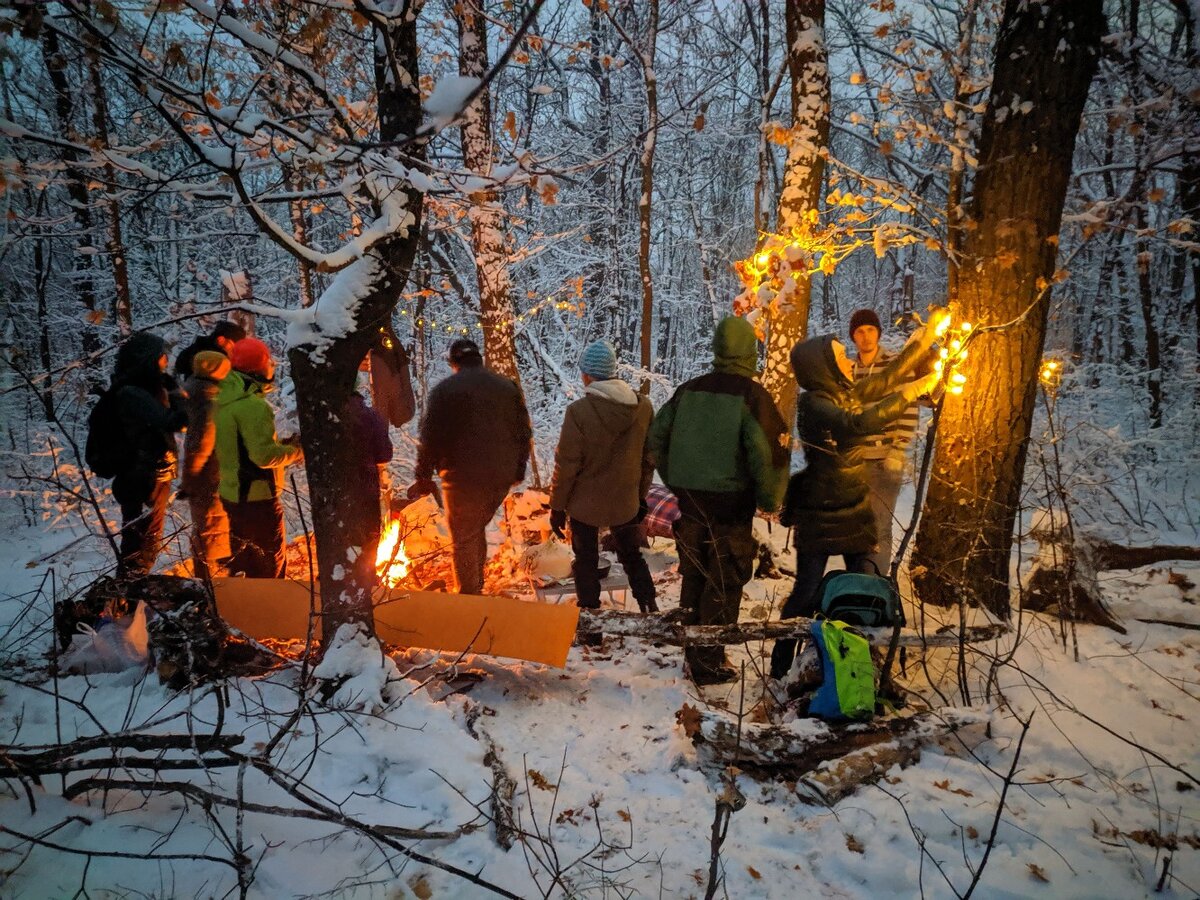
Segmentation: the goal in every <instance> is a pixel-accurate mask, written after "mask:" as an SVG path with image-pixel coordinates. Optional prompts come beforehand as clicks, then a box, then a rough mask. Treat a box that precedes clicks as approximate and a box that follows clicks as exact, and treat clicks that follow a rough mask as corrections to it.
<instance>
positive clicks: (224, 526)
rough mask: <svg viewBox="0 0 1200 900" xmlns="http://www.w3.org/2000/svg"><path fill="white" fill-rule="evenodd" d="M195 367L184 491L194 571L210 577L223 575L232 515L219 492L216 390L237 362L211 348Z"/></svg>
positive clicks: (188, 388)
mask: <svg viewBox="0 0 1200 900" xmlns="http://www.w3.org/2000/svg"><path fill="white" fill-rule="evenodd" d="M190 365H191V371H192V374H191V376H189V377H188V379H187V380H186V381H185V382H184V383H183V390H184V393H186V394H187V400H186V401H185V403H184V409H186V410H187V417H188V428H187V434H186V435H185V436H184V439H183V473H182V476H181V477H180V491H179V495H180V496H181V497H186V498H187V501H188V506H189V508H190V509H191V513H192V561H193V571H194V572H195V575H196V577H197V578H203V579H205V580H207V579H209V578H217V577H220V576H222V575H224V574H225V570H224V562H225V561H226V560H227V559H228V558H229V517H228V516H227V515H226V514H225V507H224V506H222V505H221V498H220V497H219V496H218V495H217V487H218V484H219V483H220V480H221V466H220V463H219V462H218V460H217V454H216V446H217V425H216V419H215V414H216V403H217V390H218V389H219V387H220V385H221V382H222V381H223V380H224V379H225V377H226V376H227V375H228V374H229V373H230V371H231V370H232V366H231V365H230V362H229V357H227V356H226V355H225V354H224V353H217V352H215V351H212V350H201V351H200V352H199V353H197V354H196V355H195V356H194V357H192V360H191V364H190Z"/></svg>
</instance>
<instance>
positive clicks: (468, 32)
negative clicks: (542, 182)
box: [455, 0, 520, 382]
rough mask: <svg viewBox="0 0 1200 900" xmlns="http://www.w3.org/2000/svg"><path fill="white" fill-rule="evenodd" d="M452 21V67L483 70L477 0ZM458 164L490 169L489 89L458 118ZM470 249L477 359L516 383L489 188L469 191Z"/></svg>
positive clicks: (508, 301)
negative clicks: (479, 340) (479, 331)
mask: <svg viewBox="0 0 1200 900" xmlns="http://www.w3.org/2000/svg"><path fill="white" fill-rule="evenodd" d="M455 9H456V16H457V19H458V71H459V74H461V75H466V76H469V77H471V78H483V76H484V75H485V74H486V73H487V68H488V57H487V20H486V19H485V18H484V15H483V5H482V0H460V2H459V3H458V4H456V7H455ZM462 152H463V162H464V163H465V164H466V167H467V169H468V170H469V171H471V172H472V173H473V174H475V175H478V176H480V177H481V178H489V177H491V173H492V104H491V99H490V96H489V91H487V90H485V91H482V92H481V93H480V94H479V96H478V97H477V98H476V100H475V102H474V103H472V104H471V105H470V106H469V107H468V108H467V110H466V111H465V113H464V114H463V119H462ZM469 200H470V204H471V205H470V209H469V210H468V212H467V215H468V218H469V219H470V221H471V249H472V250H473V251H474V253H475V274H476V277H477V278H478V280H479V313H480V315H479V322H480V326H481V327H482V328H483V357H484V359H485V360H486V361H487V364H488V367H489V368H490V369H492V370H493V371H496V372H499V373H500V374H502V375H507V376H508V377H509V378H511V379H513V381H517V382H519V381H520V375H519V374H518V372H517V353H516V346H515V344H514V342H513V321H514V315H513V302H512V295H511V292H510V284H509V276H508V252H507V250H506V249H505V246H504V210H503V208H501V206H500V197H499V194H498V193H497V191H496V189H495V188H494V187H486V188H482V189H481V190H478V191H475V192H474V193H473V194H471V195H470V198H469Z"/></svg>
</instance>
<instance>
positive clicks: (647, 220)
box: [638, 0, 658, 393]
mask: <svg viewBox="0 0 1200 900" xmlns="http://www.w3.org/2000/svg"><path fill="white" fill-rule="evenodd" d="M647 16H648V19H649V21H648V22H647V23H646V44H645V47H643V48H641V49H639V50H638V56H639V58H640V59H641V63H642V78H643V80H644V82H645V85H646V139H645V141H644V142H643V143H642V160H641V163H642V193H641V195H640V196H639V197H638V275H639V276H640V278H641V282H642V333H641V351H642V368H643V369H645V370H646V371H647V372H649V371H650V369H651V368H652V366H653V364H654V355H653V339H654V278H653V276H652V274H651V272H650V225H651V214H652V213H653V202H652V201H653V197H654V148H655V146H656V145H657V143H658V74H657V73H656V72H655V70H654V57H655V52H656V50H657V49H658V0H650V2H649V8H648V10H647ZM649 390H650V381H649V379H643V380H642V391H643V393H648V392H649Z"/></svg>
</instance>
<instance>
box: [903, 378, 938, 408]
mask: <svg viewBox="0 0 1200 900" xmlns="http://www.w3.org/2000/svg"><path fill="white" fill-rule="evenodd" d="M941 377H942V376H941V375H939V374H938V373H937V372H930V373H929V374H928V375H926V376H924V377H923V378H918V379H917V380H916V381H910V382H909V383H908V384H906V385H905V386H904V387H903V388H901V389H900V393H901V394H902V395H903V396H904V399H905V400H907V401H908V402H909V403H913V402H914V401H916V399H917V398H918V397H924V396H925V395H926V394H928V393H930V392H931V391H932V390H933V389H934V388H936V387H937V385H938V382H939V381H940V380H941Z"/></svg>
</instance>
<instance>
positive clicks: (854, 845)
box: [846, 834, 867, 853]
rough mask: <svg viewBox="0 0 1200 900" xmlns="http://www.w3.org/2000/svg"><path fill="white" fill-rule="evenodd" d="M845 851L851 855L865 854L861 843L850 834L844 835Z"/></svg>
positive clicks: (865, 850) (865, 849)
mask: <svg viewBox="0 0 1200 900" xmlns="http://www.w3.org/2000/svg"><path fill="white" fill-rule="evenodd" d="M846 849H847V850H849V851H850V852H851V853H866V852H867V848H866V847H864V846H863V844H862V841H860V840H859V839H858V838H856V837H855V836H854V835H852V834H848V835H846Z"/></svg>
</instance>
